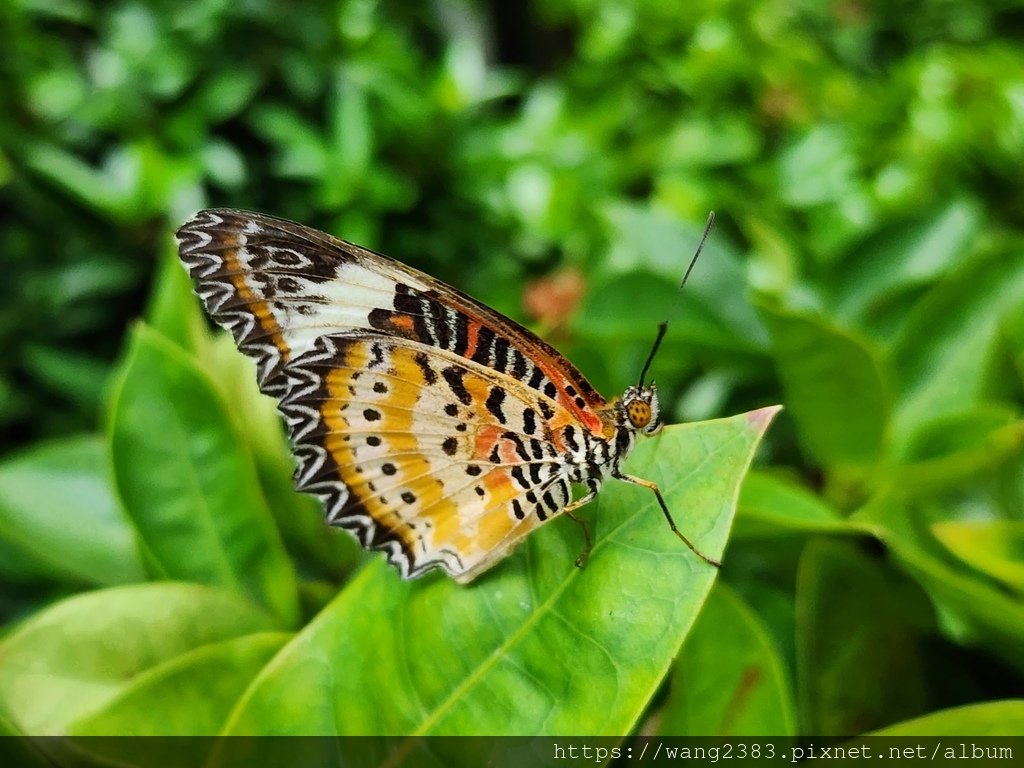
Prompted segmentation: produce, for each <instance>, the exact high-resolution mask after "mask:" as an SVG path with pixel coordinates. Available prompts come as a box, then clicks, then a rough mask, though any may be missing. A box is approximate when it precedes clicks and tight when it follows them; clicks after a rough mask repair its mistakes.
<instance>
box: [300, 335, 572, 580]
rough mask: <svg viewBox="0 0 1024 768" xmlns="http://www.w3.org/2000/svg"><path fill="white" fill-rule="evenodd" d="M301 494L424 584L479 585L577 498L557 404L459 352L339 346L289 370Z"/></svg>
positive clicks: (333, 342)
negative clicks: (442, 576) (441, 579)
mask: <svg viewBox="0 0 1024 768" xmlns="http://www.w3.org/2000/svg"><path fill="white" fill-rule="evenodd" d="M284 375H285V376H286V378H287V380H288V385H287V388H288V394H286V395H285V397H284V398H283V399H282V401H281V410H282V412H283V413H284V415H285V417H286V419H287V422H288V427H289V432H290V437H291V439H292V442H293V444H294V446H295V452H296V456H297V457H298V461H299V467H298V471H297V473H296V485H297V487H298V488H299V490H302V491H306V492H308V493H313V494H316V495H318V496H319V497H320V498H321V500H322V501H323V503H324V507H325V510H326V513H327V519H328V521H329V522H330V523H331V524H333V525H337V526H339V527H342V528H346V529H348V530H350V531H352V532H353V533H354V534H355V535H356V536H357V537H358V538H359V540H360V541H361V542H362V544H363V546H365V547H370V548H374V549H379V550H383V551H385V552H386V553H387V556H388V560H389V561H390V562H391V563H393V564H394V565H396V566H397V567H398V569H399V571H400V572H401V574H402V575H403V576H404V577H406V578H411V577H415V576H418V575H420V574H422V573H423V572H424V571H426V570H428V569H430V568H432V567H439V568H441V569H443V570H444V571H446V572H447V573H448V574H449V575H451V576H452V577H454V578H455V579H456V580H457V581H461V582H466V581H469V580H471V579H473V578H475V577H476V576H477V575H479V574H480V573H481V572H482V571H484V570H485V569H486V568H488V567H489V566H490V565H493V564H494V563H496V562H497V561H498V560H500V559H501V558H502V557H504V556H505V555H506V554H508V552H509V551H510V550H511V549H512V548H513V547H514V546H515V545H516V544H517V543H518V542H519V541H520V540H521V539H522V538H523V537H524V536H525V535H526V534H528V533H529V532H530V531H532V530H533V529H534V528H536V527H537V526H539V525H540V524H541V523H543V522H544V521H545V520H547V519H548V518H550V517H552V516H554V515H555V514H557V513H558V512H560V511H561V510H562V509H563V508H564V507H565V505H566V504H567V503H568V502H569V500H570V499H571V488H570V483H569V480H568V477H567V474H566V468H565V465H564V464H563V462H562V461H561V459H560V453H559V450H558V449H557V448H556V445H555V440H554V432H555V430H558V429H560V428H561V427H563V426H564V425H566V424H569V423H572V422H573V417H572V415H571V414H570V413H569V412H568V411H566V410H565V409H564V408H562V407H561V406H559V405H558V404H557V403H556V402H555V401H554V400H552V399H551V398H548V397H547V396H545V395H543V394H541V393H537V392H535V391H533V390H532V389H530V388H529V387H525V386H523V385H522V384H521V383H520V382H517V381H516V380H514V379H512V378H511V377H509V376H506V375H504V374H499V373H497V372H495V371H494V370H492V369H490V368H487V367H484V366H482V365H480V364H478V363H475V362H473V361H471V360H466V359H465V358H462V357H460V356H458V355H456V354H454V353H453V352H450V351H447V350H443V349H438V348H436V347H432V346H429V345H426V344H422V343H420V342H416V341H411V340H408V339H401V338H395V337H389V336H387V335H385V334H382V333H365V332H361V333H348V334H327V335H325V336H321V337H319V338H317V339H316V341H315V342H314V343H313V345H312V347H311V348H310V349H308V350H306V351H305V352H304V353H302V354H301V355H299V356H297V357H295V358H294V359H292V360H291V361H289V362H288V364H287V365H286V366H285V368H284Z"/></svg>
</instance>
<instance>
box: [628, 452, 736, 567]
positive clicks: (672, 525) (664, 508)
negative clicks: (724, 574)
mask: <svg viewBox="0 0 1024 768" xmlns="http://www.w3.org/2000/svg"><path fill="white" fill-rule="evenodd" d="M612 477H614V478H615V479H617V480H624V481H626V482H627V483H632V484H633V485H640V486H643V487H644V488H648V489H650V490H652V491H654V496H655V497H656V498H657V499H658V504H660V505H661V511H662V512H664V513H665V519H666V520H668V525H669V527H670V528H671V529H672V533H674V534H675V535H676V536H678V537H679V538H680V539H681V540H682V542H683V544H685V545H686V546H688V547H689V548H690V549H691V550H692V551H693V553H694V554H695V555H697V557H699V558H700V559H701V560H703V561H704V562H706V563H710V564H711V565H713V566H715V567H716V568H721V567H722V563H721V561H719V560H715V559H714V558H713V557H708V556H707V555H705V554H704V553H703V552H701V551H700V550H699V549H697V548H696V547H695V546H693V544H691V543H690V540H689V539H688V538H686V537H685V536H683V534H681V533H680V532H679V529H678V528H676V523H675V520H673V519H672V515H671V514H669V511H668V505H667V504H665V499H664V497H663V496H662V495H661V489H660V488H658V486H657V484H656V483H652V482H651V481H650V480H644V479H643V478H642V477H634V476H633V475H626V474H623V473H621V472H613V473H612Z"/></svg>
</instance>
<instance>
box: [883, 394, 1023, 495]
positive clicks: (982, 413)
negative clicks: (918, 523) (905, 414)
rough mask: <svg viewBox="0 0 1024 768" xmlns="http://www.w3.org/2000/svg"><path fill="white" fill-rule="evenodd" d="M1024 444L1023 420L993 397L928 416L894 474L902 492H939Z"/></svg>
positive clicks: (988, 468)
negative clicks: (986, 401) (954, 410)
mask: <svg viewBox="0 0 1024 768" xmlns="http://www.w3.org/2000/svg"><path fill="white" fill-rule="evenodd" d="M1022 446H1024V421H1020V420H1017V419H1016V414H1015V413H1014V411H1013V409H1010V408H1007V407H1005V406H997V405H993V404H990V403H985V404H982V405H978V406H975V407H974V408H969V409H967V410H965V411H963V412H960V413H946V414H942V415H940V416H937V417H936V418H934V419H931V420H929V421H926V422H924V423H923V424H922V425H921V426H920V428H919V429H918V430H917V432H916V433H915V434H914V437H913V439H912V440H911V441H909V442H908V443H907V444H906V446H905V448H904V451H905V455H904V456H903V463H902V464H901V465H900V466H897V467H896V468H895V469H894V470H893V476H894V478H895V481H896V483H897V484H898V486H899V487H900V488H901V489H902V490H903V492H905V493H906V492H910V491H914V492H918V493H921V494H927V493H935V492H937V491H940V490H944V489H947V488H954V487H956V486H958V485H962V484H964V483H965V482H969V481H970V480H972V479H974V478H977V477H978V476H980V475H982V474H984V473H986V472H991V471H992V470H993V469H994V468H995V467H997V466H999V465H1000V464H1002V463H1004V462H1005V461H1006V460H1007V459H1008V458H1010V457H1013V456H1019V455H1020V453H1021V448H1022Z"/></svg>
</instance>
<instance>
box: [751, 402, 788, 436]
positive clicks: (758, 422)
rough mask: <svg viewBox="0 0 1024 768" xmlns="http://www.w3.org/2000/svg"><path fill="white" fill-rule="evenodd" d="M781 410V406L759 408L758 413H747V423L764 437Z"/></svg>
mask: <svg viewBox="0 0 1024 768" xmlns="http://www.w3.org/2000/svg"><path fill="white" fill-rule="evenodd" d="M781 410H782V406H781V405H768V406H765V407H764V408H758V409H757V410H756V411H750V412H749V413H747V423H749V424H750V427H751V429H753V431H754V432H757V433H758V434H761V435H763V434H764V433H765V431H766V430H767V429H768V425H769V424H771V423H772V419H774V418H775V414H777V413H778V412H779V411H781Z"/></svg>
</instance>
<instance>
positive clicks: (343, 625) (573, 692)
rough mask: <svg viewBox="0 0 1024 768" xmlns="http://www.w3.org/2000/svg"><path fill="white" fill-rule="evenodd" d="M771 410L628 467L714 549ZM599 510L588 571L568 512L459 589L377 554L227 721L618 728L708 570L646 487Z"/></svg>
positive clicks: (712, 427)
mask: <svg viewBox="0 0 1024 768" xmlns="http://www.w3.org/2000/svg"><path fill="white" fill-rule="evenodd" d="M776 410H777V409H775V408H765V409H762V410H760V411H755V412H752V413H749V414H743V415H740V416H736V417H733V418H731V419H723V420H720V421H712V422H705V423H701V424H691V425H684V426H679V427H672V428H669V429H666V430H665V431H664V433H663V434H662V436H661V437H660V438H658V439H655V440H649V441H645V443H644V444H643V445H641V446H638V447H637V451H636V456H635V457H634V459H633V460H632V461H631V462H630V466H629V469H630V471H632V472H635V473H637V474H638V475H642V476H644V477H647V478H650V479H651V480H653V481H655V482H657V483H658V484H659V485H660V487H661V488H662V490H663V492H664V494H665V498H666V501H667V503H668V505H669V506H670V508H672V509H674V510H677V513H676V514H677V522H678V523H679V524H680V525H681V527H682V530H683V531H685V532H686V533H687V534H688V535H689V536H690V537H691V538H692V539H693V540H694V541H695V543H696V544H697V545H698V546H700V547H702V548H703V549H704V550H705V551H706V552H708V553H709V554H711V555H712V556H713V555H715V554H718V553H720V552H721V551H722V548H723V546H724V544H725V540H726V537H727V535H728V531H729V526H730V524H731V521H732V515H733V511H734V509H735V504H736V497H737V495H738V493H739V483H740V480H741V478H742V476H743V473H744V471H745V470H746V468H747V465H748V463H749V462H750V458H751V455H752V453H753V450H754V448H755V446H756V444H757V442H758V440H759V438H760V436H761V434H762V433H763V432H764V430H765V429H766V427H767V425H768V422H769V421H770V419H771V417H772V416H773V415H774V414H775V412H776ZM596 506H597V509H596V510H595V511H592V515H593V519H594V520H595V525H594V528H596V533H597V536H596V539H595V544H594V549H593V552H592V555H591V558H590V563H589V565H588V566H587V567H586V568H585V569H582V570H581V569H578V568H575V567H574V566H573V561H574V560H575V558H576V556H577V554H578V553H579V550H580V546H581V541H580V534H579V530H578V529H577V527H576V526H575V525H573V524H572V522H571V521H557V522H554V523H552V524H550V525H547V526H545V527H544V528H543V529H542V530H541V531H538V532H537V533H535V534H534V535H532V536H531V537H529V538H528V539H527V540H526V542H525V543H524V544H523V546H522V547H520V548H519V550H518V551H517V552H516V553H515V554H513V555H512V556H511V557H510V558H508V559H507V560H506V561H504V562H503V563H501V564H500V565H499V566H497V567H496V568H495V569H494V571H492V572H491V573H489V574H487V575H486V576H484V577H483V578H482V579H481V580H479V581H478V582H475V583H474V584H473V585H471V586H469V587H463V586H459V585H457V584H455V583H454V582H453V581H451V580H449V579H447V578H444V577H440V576H435V577H432V578H427V579H425V580H423V581H421V582H414V583H408V582H402V581H400V580H399V579H398V578H397V576H396V575H395V573H394V572H393V570H392V569H390V568H389V567H387V566H386V565H385V564H384V563H383V562H381V561H379V560H377V561H375V562H373V563H371V564H370V565H368V566H367V567H366V568H364V569H363V570H362V571H361V572H360V573H359V574H358V575H357V576H356V577H355V578H354V579H353V580H352V581H350V582H349V583H348V585H347V586H346V588H345V589H344V590H343V591H342V592H341V593H340V594H339V595H338V597H337V599H336V600H335V601H334V602H333V603H332V604H331V605H330V606H328V607H327V608H326V609H325V610H324V611H323V612H321V614H320V615H319V616H317V618H316V619H314V621H313V622H312V623H311V624H309V625H308V626H307V627H306V628H305V629H304V630H303V631H302V632H300V633H299V635H298V636H297V637H296V638H295V640H293V641H292V642H291V643H290V644H289V645H288V646H286V647H285V649H284V650H282V652H281V653H280V654H279V655H278V657H277V658H276V659H275V661H274V664H273V665H272V666H271V667H268V668H267V669H265V670H264V672H263V673H262V674H261V675H260V676H259V678H258V679H257V680H256V682H255V683H254V684H253V686H252V688H250V689H249V692H248V694H247V695H246V697H245V698H244V699H243V701H242V702H241V704H240V706H239V708H238V709H237V710H236V712H235V713H234V715H233V717H232V719H231V722H230V723H229V725H228V728H227V733H232V734H246V733H276V734H286V733H292V734H295V733H306V734H311V733H312V734H365V733H414V734H473V733H476V734H486V733H505V734H517V733H518V734H540V733H545V734H564V733H588V734H625V733H628V732H629V731H630V729H631V728H632V727H633V725H634V724H635V723H636V720H637V718H638V717H639V716H640V714H641V713H642V712H643V710H644V708H645V707H646V705H647V702H648V701H649V700H650V698H651V696H652V695H653V694H654V692H655V691H656V690H657V688H658V685H659V684H660V682H661V680H662V678H663V677H664V675H665V672H666V671H667V670H668V668H669V665H670V663H671V661H672V658H673V657H674V656H675V655H676V653H677V651H678V650H679V646H680V644H681V643H682V641H683V638H684V637H685V635H686V632H687V630H688V629H689V627H690V625H691V624H692V623H693V621H694V619H695V618H696V615H697V612H698V610H699V609H700V606H701V604H702V603H703V601H704V598H705V596H706V594H707V591H708V590H709V589H710V587H711V584H712V582H713V580H714V578H715V575H716V570H715V569H714V568H713V567H711V566H709V565H708V564H707V563H704V562H703V561H701V560H699V559H698V558H697V557H695V556H694V555H693V553H692V552H690V551H689V550H688V549H686V547H684V546H683V545H682V543H681V542H680V541H679V540H678V539H676V538H675V537H674V536H673V535H672V534H671V532H670V531H669V530H668V529H667V527H666V525H665V521H664V519H663V517H662V515H661V512H660V511H659V510H658V507H657V505H656V504H655V502H654V499H653V498H651V494H650V493H649V492H647V491H646V490H645V489H643V488H637V487H632V486H628V485H625V484H622V483H611V482H610V483H609V485H608V487H607V488H606V489H605V491H604V492H603V494H602V495H601V497H600V501H599V503H598V504H597V505H596ZM339 659H342V660H345V659H348V660H356V659H362V660H369V659H379V660H386V662H385V663H343V664H340V665H339V663H338V660H339ZM552 659H571V660H572V661H571V664H569V663H566V664H562V663H557V664H552V663H551V660H552Z"/></svg>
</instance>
